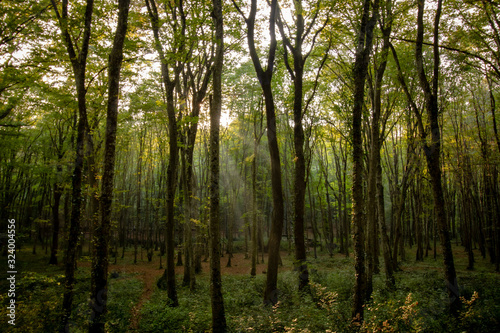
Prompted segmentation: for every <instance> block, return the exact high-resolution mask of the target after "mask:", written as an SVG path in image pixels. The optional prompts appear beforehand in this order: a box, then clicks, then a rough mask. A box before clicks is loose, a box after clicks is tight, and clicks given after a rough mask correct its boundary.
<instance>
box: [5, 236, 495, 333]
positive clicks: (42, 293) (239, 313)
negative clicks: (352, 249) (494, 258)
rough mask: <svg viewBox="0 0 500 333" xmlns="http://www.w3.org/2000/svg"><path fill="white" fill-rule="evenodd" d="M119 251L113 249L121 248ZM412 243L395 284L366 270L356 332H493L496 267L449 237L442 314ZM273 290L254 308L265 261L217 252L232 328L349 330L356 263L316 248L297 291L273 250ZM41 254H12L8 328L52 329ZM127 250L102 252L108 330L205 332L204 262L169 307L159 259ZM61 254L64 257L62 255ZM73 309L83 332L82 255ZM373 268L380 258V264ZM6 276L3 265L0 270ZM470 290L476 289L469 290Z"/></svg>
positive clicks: (58, 297) (47, 272)
mask: <svg viewBox="0 0 500 333" xmlns="http://www.w3.org/2000/svg"><path fill="white" fill-rule="evenodd" d="M120 254H121V253H120ZM414 255H415V249H408V248H407V249H406V258H405V260H404V261H402V262H400V266H401V268H402V270H401V271H400V272H397V273H396V285H397V286H396V289H395V290H387V289H386V288H385V275H384V273H383V271H382V272H381V274H378V275H377V276H375V277H374V294H373V298H372V300H371V302H370V303H368V304H367V308H366V309H367V310H366V312H367V313H366V316H365V318H366V322H365V326H364V327H363V328H362V330H364V331H366V332H368V331H384V330H385V331H390V330H393V331H406V332H500V284H499V283H498V281H499V280H500V279H499V278H500V274H499V273H498V272H495V271H494V265H492V264H491V263H489V260H488V258H486V259H484V258H482V257H480V255H479V252H478V251H475V255H476V264H475V267H474V270H473V271H470V270H467V269H466V267H467V255H466V253H465V251H464V250H463V248H462V247H460V246H457V245H454V256H455V264H456V269H457V276H458V282H459V285H460V293H461V296H463V299H462V303H463V310H462V312H461V313H460V314H459V315H458V316H457V317H450V316H449V315H448V314H447V312H446V307H447V306H446V304H447V303H446V301H447V299H446V297H447V296H446V288H445V286H444V282H443V277H442V276H443V269H442V265H443V264H442V259H441V256H440V253H439V247H438V251H437V258H436V259H434V258H433V251H429V256H428V257H426V258H425V259H424V261H422V262H416V261H415V260H414V258H415V257H414ZM281 257H282V259H283V266H282V267H280V274H279V281H278V288H279V300H280V302H279V304H278V305H276V306H275V307H263V306H262V290H263V287H264V284H265V277H266V275H265V271H266V270H267V256H265V257H264V259H265V263H260V264H259V265H258V266H257V273H258V274H257V276H256V277H253V278H252V277H250V267H251V260H250V259H249V258H245V255H244V253H236V254H234V256H233V258H232V260H231V261H232V267H226V264H227V259H228V257H227V255H225V256H224V257H222V258H221V271H222V279H223V293H224V301H225V304H226V316H227V320H228V326H229V330H230V331H231V332H246V331H257V332H271V331H272V332H292V331H294V332H325V331H327V330H331V331H332V332H333V331H337V332H350V331H352V328H351V327H350V326H349V322H350V320H349V316H350V307H351V302H352V301H351V297H352V292H353V282H354V269H353V259H352V254H351V256H350V257H349V258H346V257H345V256H344V255H342V254H335V256H334V257H333V258H330V256H328V254H326V253H322V252H320V251H318V257H317V258H316V259H315V258H314V257H313V251H312V250H311V251H310V253H309V255H308V258H309V268H310V278H311V282H312V283H311V290H310V291H309V293H308V294H307V295H305V294H301V293H299V292H298V290H297V275H296V273H295V272H294V271H293V270H292V269H293V254H289V253H288V252H287V251H282V252H281ZM48 259H49V254H48V253H47V252H46V251H45V250H43V249H40V248H39V249H38V253H37V254H32V249H31V248H27V247H26V248H23V249H21V250H18V253H17V270H18V275H17V286H16V287H17V292H16V302H17V309H16V311H17V312H16V329H17V330H14V329H13V327H10V325H9V327H7V330H6V331H7V332H17V331H22V332H52V331H54V329H55V327H56V326H55V325H56V323H57V320H54V318H59V316H60V309H61V302H62V294H63V292H64V288H63V286H64V268H63V265H62V264H61V263H60V264H59V265H58V266H49V265H47V262H48ZM133 260H134V256H133V249H127V251H126V252H125V258H123V259H122V258H120V257H118V258H117V264H113V262H114V258H110V263H111V264H110V267H109V272H110V273H113V272H115V273H118V274H115V276H114V277H113V278H110V280H109V284H110V287H109V288H110V291H109V313H108V325H107V331H108V332H206V331H209V329H210V321H211V319H210V316H211V315H210V313H211V312H210V296H209V295H210V293H209V289H210V283H209V275H208V271H209V266H208V265H209V264H208V262H203V263H202V273H200V274H199V275H197V276H196V281H197V289H196V290H195V291H194V292H192V291H190V290H189V288H187V287H183V286H182V274H183V269H184V267H182V266H176V274H177V286H178V297H179V304H180V305H179V307H178V308H170V307H169V300H168V298H167V297H166V295H165V294H166V293H165V292H164V291H162V290H159V289H158V287H157V286H156V282H157V280H158V278H159V277H160V276H161V275H162V274H163V272H164V267H165V258H164V257H162V264H163V268H160V257H159V255H158V252H155V256H154V257H153V261H152V262H148V261H147V258H146V254H145V252H144V253H143V257H142V259H141V256H140V254H139V255H138V258H137V264H134V263H133ZM61 261H62V260H61ZM78 267H79V268H78V270H77V276H76V278H77V285H76V288H75V300H74V311H73V314H72V319H71V320H72V323H71V329H70V332H85V331H86V330H85V326H86V324H85V323H86V322H87V321H88V318H89V315H90V313H89V310H88V290H89V288H90V258H89V257H88V256H83V257H82V258H81V260H80V261H79V264H78ZM380 267H381V270H383V264H382V263H381V266H380ZM0 278H1V279H2V280H4V281H5V278H6V276H5V272H0ZM6 287H7V286H6V284H5V283H3V284H1V290H0V306H1V307H0V316H1V317H2V318H5V317H6V314H7V313H6V306H4V305H7V302H8V301H9V299H8V298H7V289H6ZM475 292H477V294H476V293H475Z"/></svg>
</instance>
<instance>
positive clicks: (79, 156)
mask: <svg viewBox="0 0 500 333" xmlns="http://www.w3.org/2000/svg"><path fill="white" fill-rule="evenodd" d="M51 3H52V7H53V8H54V12H55V14H56V17H57V20H58V24H59V28H60V30H61V36H62V42H63V44H64V45H65V46H66V50H67V52H68V56H69V60H70V62H71V65H72V68H73V75H74V77H75V86H76V91H77V100H78V124H77V136H76V147H75V149H76V157H75V164H74V170H73V175H72V198H71V201H72V207H71V220H70V227H69V236H68V244H67V245H68V248H67V251H66V259H65V261H66V262H65V278H66V280H65V283H64V298H63V315H62V319H61V322H60V325H59V330H60V332H66V331H67V330H68V329H69V327H68V321H69V317H70V315H71V308H72V304H73V294H74V293H73V289H74V285H75V268H76V257H77V248H78V246H77V245H78V239H79V236H80V220H81V218H80V217H81V208H82V176H83V162H84V161H83V160H84V149H85V147H84V146H85V132H86V128H87V106H86V89H85V71H86V64H87V55H88V50H89V41H90V32H91V24H92V13H93V9H94V1H93V0H87V2H86V7H85V14H84V32H83V36H82V44H81V46H80V47H79V48H78V47H75V45H74V44H73V41H72V39H71V33H70V31H68V25H67V22H66V21H67V20H68V3H67V2H63V6H62V10H61V11H59V9H58V6H57V3H56V1H55V0H51ZM77 50H79V53H78V54H77V53H76V52H77Z"/></svg>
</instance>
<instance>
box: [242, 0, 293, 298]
mask: <svg viewBox="0 0 500 333" xmlns="http://www.w3.org/2000/svg"><path fill="white" fill-rule="evenodd" d="M233 4H234V6H235V7H236V9H237V10H238V12H239V13H240V14H241V15H242V16H243V18H244V19H245V22H246V25H247V40H248V49H249V51H250V57H251V58H252V62H253V65H254V68H255V72H256V73H257V78H258V79H259V83H260V86H261V88H262V92H263V94H264V102H265V106H266V121H267V142H268V146H269V155H270V156H271V191H272V196H273V215H272V222H271V232H270V234H269V247H268V251H269V260H268V264H267V276H266V287H265V290H264V303H266V304H268V303H272V304H275V303H276V302H277V301H278V290H277V284H278V264H279V260H280V253H279V249H280V243H281V233H282V231H283V220H284V214H285V212H284V206H283V187H282V184H281V162H280V154H279V146H278V137H277V134H276V113H275V106H274V98H273V91H272V85H271V83H272V78H273V68H274V60H275V58H276V46H277V41H276V15H277V11H278V1H277V0H272V1H271V3H270V6H271V13H270V16H269V34H270V38H271V41H270V46H269V53H268V55H267V68H265V69H264V68H263V67H262V64H261V62H260V59H259V55H258V53H257V48H256V46H255V17H256V14H257V0H252V2H251V4H250V13H249V15H248V18H247V17H245V15H244V13H243V12H242V11H241V9H240V7H239V6H238V4H237V3H236V2H235V1H234V0H233Z"/></svg>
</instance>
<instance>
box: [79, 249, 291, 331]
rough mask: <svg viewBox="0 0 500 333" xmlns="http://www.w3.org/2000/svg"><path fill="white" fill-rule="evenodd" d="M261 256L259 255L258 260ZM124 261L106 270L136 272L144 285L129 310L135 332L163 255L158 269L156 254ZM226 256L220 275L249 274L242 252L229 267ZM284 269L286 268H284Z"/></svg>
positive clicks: (260, 270)
mask: <svg viewBox="0 0 500 333" xmlns="http://www.w3.org/2000/svg"><path fill="white" fill-rule="evenodd" d="M281 255H282V257H283V258H284V257H285V256H286V255H287V254H286V252H282V253H281ZM260 259H261V256H259V261H260ZM264 259H265V262H264V263H260V264H258V265H257V274H259V275H260V274H265V272H266V270H267V255H266V256H264ZM120 260H121V261H124V262H125V263H118V264H116V265H115V264H111V265H110V266H109V269H108V271H109V272H110V273H111V272H118V273H127V274H137V278H139V279H140V280H141V281H142V282H143V285H144V289H143V291H142V294H141V296H140V298H139V301H138V302H137V304H136V305H135V306H134V307H133V308H132V310H131V319H130V326H129V331H130V332H137V331H138V330H139V321H140V313H141V309H142V306H143V305H144V303H146V302H147V301H148V300H149V299H150V298H151V295H152V294H153V292H154V290H155V289H156V288H157V287H156V281H157V280H158V279H159V278H160V276H161V275H162V274H163V272H164V268H165V257H163V258H162V263H163V267H164V268H163V269H159V266H160V263H159V260H160V259H159V257H158V256H157V255H155V256H154V260H153V261H152V262H147V260H144V261H138V263H137V264H133V263H131V258H128V256H127V255H126V258H125V259H118V262H120ZM227 261H228V256H227V255H224V257H222V258H221V273H222V275H246V274H250V268H251V260H250V258H247V259H245V254H244V253H236V254H234V255H233V257H232V259H231V267H227V266H226V265H227ZM79 265H81V266H90V263H89V262H81V263H79ZM285 269H286V268H285ZM202 271H203V273H205V274H206V272H208V271H209V263H208V261H207V262H202ZM183 272H184V267H183V266H176V267H175V273H176V274H177V275H182V274H183ZM203 273H202V274H203Z"/></svg>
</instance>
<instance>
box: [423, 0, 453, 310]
mask: <svg viewBox="0 0 500 333" xmlns="http://www.w3.org/2000/svg"><path fill="white" fill-rule="evenodd" d="M424 6H425V1H424V0H420V1H419V2H418V15H417V41H416V47H415V59H416V64H417V72H418V77H419V81H420V85H421V87H422V90H423V92H424V97H425V108H426V110H427V118H428V122H429V125H430V131H431V133H430V134H431V143H430V144H428V143H426V144H425V146H424V152H425V157H426V160H427V168H428V171H429V174H430V176H431V183H432V192H433V198H434V209H435V215H436V224H437V229H438V232H439V236H440V239H441V246H442V253H443V259H444V269H445V280H446V286H447V288H448V296H449V301H450V309H451V311H452V312H453V313H456V312H457V310H458V308H459V307H460V299H459V296H460V295H459V290H458V284H457V277H456V271H455V264H454V260H453V252H452V249H451V241H450V232H449V227H448V222H447V220H446V211H445V201H444V194H443V186H442V183H441V163H440V157H441V131H440V126H439V121H438V116H439V107H438V83H439V60H440V59H439V45H438V44H439V43H438V41H439V35H438V34H439V20H440V16H441V8H442V0H438V5H437V9H436V16H435V20H434V44H433V45H434V46H433V51H434V73H433V74H434V75H433V85H432V87H431V85H430V84H429V81H428V80H427V76H426V74H425V70H424V63H423V39H424V20H423V16H424ZM417 116H420V114H417ZM419 128H421V129H422V128H423V126H419ZM422 135H424V136H425V134H424V133H422Z"/></svg>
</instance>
